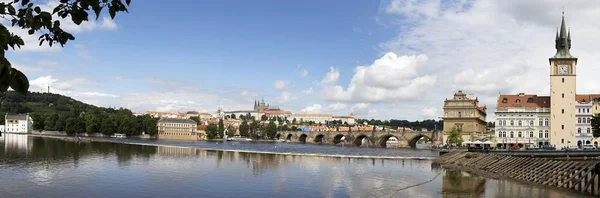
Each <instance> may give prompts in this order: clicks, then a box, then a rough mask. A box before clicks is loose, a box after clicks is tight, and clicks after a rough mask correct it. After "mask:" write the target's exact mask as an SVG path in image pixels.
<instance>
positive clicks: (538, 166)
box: [433, 151, 600, 195]
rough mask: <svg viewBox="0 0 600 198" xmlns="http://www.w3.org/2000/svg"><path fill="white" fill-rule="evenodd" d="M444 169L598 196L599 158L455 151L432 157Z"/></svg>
mask: <svg viewBox="0 0 600 198" xmlns="http://www.w3.org/2000/svg"><path fill="white" fill-rule="evenodd" d="M433 162H434V163H436V164H439V165H441V166H442V167H445V168H456V169H461V170H465V171H468V172H474V173H475V174H482V175H485V176H491V177H497V178H505V179H515V180H520V181H523V182H530V183H536V184H541V185H547V186H553V187H559V188H566V189H570V190H575V191H579V192H583V193H590V194H594V195H599V193H598V188H599V182H598V173H599V172H600V165H599V163H598V161H597V160H579V161H575V160H556V159H549V158H531V157H514V156H502V155H490V154H483V153H470V152H465V151H456V152H450V153H446V154H444V155H441V156H440V157H438V158H437V159H435V160H433Z"/></svg>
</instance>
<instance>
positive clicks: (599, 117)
mask: <svg viewBox="0 0 600 198" xmlns="http://www.w3.org/2000/svg"><path fill="white" fill-rule="evenodd" d="M592 133H593V134H592V135H593V136H594V138H597V137H600V114H596V115H594V117H592Z"/></svg>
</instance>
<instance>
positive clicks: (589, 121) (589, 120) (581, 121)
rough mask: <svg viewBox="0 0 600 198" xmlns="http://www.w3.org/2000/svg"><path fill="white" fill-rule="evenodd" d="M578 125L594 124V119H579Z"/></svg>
mask: <svg viewBox="0 0 600 198" xmlns="http://www.w3.org/2000/svg"><path fill="white" fill-rule="evenodd" d="M586 121H587V122H586ZM577 123H579V124H581V123H584V124H585V123H588V124H589V123H592V118H587V119H585V118H583V119H582V118H577Z"/></svg>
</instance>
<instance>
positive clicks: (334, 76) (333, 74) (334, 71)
mask: <svg viewBox="0 0 600 198" xmlns="http://www.w3.org/2000/svg"><path fill="white" fill-rule="evenodd" d="M339 78H340V70H339V69H338V68H334V67H330V68H329V72H327V74H325V77H323V80H321V84H323V85H328V84H332V83H335V82H336V81H337V80H338V79H339Z"/></svg>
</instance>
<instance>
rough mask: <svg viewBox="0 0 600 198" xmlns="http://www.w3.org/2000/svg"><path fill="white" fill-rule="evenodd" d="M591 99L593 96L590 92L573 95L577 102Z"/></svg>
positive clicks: (585, 101)
mask: <svg viewBox="0 0 600 198" xmlns="http://www.w3.org/2000/svg"><path fill="white" fill-rule="evenodd" d="M592 99H593V97H592V95H590V94H582V95H575V101H577V102H578V103H588V102H591V101H592Z"/></svg>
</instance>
